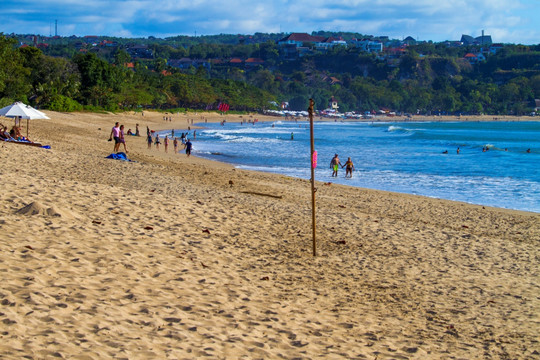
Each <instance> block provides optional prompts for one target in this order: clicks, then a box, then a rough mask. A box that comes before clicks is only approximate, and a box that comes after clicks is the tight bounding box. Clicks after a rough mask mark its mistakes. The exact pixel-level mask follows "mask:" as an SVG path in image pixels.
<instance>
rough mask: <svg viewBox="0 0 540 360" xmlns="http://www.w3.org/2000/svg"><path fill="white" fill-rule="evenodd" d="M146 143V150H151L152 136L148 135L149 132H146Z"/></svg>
mask: <svg viewBox="0 0 540 360" xmlns="http://www.w3.org/2000/svg"><path fill="white" fill-rule="evenodd" d="M146 141H148V148H149V149H151V148H152V134H150V131H149V132H148V135H146Z"/></svg>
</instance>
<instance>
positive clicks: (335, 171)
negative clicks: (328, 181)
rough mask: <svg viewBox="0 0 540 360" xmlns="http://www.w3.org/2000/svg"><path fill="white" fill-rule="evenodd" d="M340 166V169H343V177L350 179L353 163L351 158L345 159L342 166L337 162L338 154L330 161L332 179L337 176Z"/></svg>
mask: <svg viewBox="0 0 540 360" xmlns="http://www.w3.org/2000/svg"><path fill="white" fill-rule="evenodd" d="M340 166H341V168H342V169H343V168H345V177H346V178H347V177H348V178H352V173H353V171H354V163H353V161H352V160H351V158H350V157H349V158H347V161H346V162H345V164H342V163H341V161H340V160H339V156H338V154H335V155H334V157H333V158H332V160H331V161H330V169H332V177H337V176H338V170H339V167H340Z"/></svg>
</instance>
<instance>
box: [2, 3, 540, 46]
mask: <svg viewBox="0 0 540 360" xmlns="http://www.w3.org/2000/svg"><path fill="white" fill-rule="evenodd" d="M2 10H3V11H2V14H0V31H1V32H4V33H12V32H16V33H36V32H42V31H44V29H45V30H46V33H48V29H49V28H50V24H51V23H52V22H54V20H56V19H58V21H59V30H60V29H62V34H63V35H71V34H76V35H87V34H90V33H92V34H98V35H100V34H101V35H113V36H123V37H127V36H149V35H154V36H157V37H164V36H170V35H177V34H185V33H189V34H192V33H193V31H194V30H197V31H198V33H204V34H215V33H244V34H248V33H254V32H278V31H280V30H282V31H285V32H293V31H294V32H311V31H316V30H329V31H352V32H359V33H362V34H371V35H388V36H390V37H395V38H401V37H402V36H407V35H411V36H413V37H418V38H420V39H423V40H430V39H431V40H434V41H442V40H452V39H454V40H458V39H459V38H460V37H461V34H469V35H473V36H478V35H480V32H481V31H482V29H484V30H485V31H486V33H487V34H490V35H492V37H493V40H494V41H497V42H523V43H538V42H539V41H540V40H539V39H540V29H538V26H535V24H536V21H537V20H536V19H538V18H539V17H540V7H539V6H538V0H440V1H433V0H375V1H374V0H334V1H333V2H328V1H327V0H311V1H308V0H298V1H292V0H274V1H272V0H270V1H269V0H264V1H263V0H238V1H236V2H230V3H223V2H222V1H221V0H155V1H151V0H129V1H124V0H87V1H86V2H84V3H81V2H80V0H42V1H36V0H18V1H16V0H2ZM14 15H16V16H17V18H19V19H20V21H19V22H13V19H12V18H13V17H14ZM98 32H99V33H98Z"/></svg>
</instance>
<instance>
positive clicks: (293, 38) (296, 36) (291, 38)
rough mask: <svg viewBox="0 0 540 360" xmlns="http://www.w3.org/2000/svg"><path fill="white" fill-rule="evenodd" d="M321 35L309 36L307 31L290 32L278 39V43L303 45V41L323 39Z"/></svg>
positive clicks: (314, 41) (309, 41) (312, 41)
mask: <svg viewBox="0 0 540 360" xmlns="http://www.w3.org/2000/svg"><path fill="white" fill-rule="evenodd" d="M324 39H325V38H324V37H322V36H311V35H309V34H307V33H292V34H290V35H288V36H285V37H284V38H283V39H281V40H279V41H278V45H281V46H283V45H295V46H297V47H299V46H304V43H318V42H322V41H324Z"/></svg>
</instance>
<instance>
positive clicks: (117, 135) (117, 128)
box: [109, 121, 120, 152]
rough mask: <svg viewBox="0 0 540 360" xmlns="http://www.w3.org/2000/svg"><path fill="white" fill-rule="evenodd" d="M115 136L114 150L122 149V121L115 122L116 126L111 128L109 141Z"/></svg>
mask: <svg viewBox="0 0 540 360" xmlns="http://www.w3.org/2000/svg"><path fill="white" fill-rule="evenodd" d="M113 138H114V148H113V152H118V149H120V123H119V122H118V121H117V122H116V123H115V124H114V127H113V128H112V130H111V135H110V136H109V141H112V139H113Z"/></svg>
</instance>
